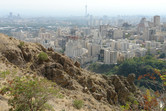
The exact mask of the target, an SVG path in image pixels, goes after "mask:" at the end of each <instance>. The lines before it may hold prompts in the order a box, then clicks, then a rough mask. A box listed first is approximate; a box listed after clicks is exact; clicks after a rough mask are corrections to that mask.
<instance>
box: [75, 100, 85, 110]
mask: <svg viewBox="0 0 166 111" xmlns="http://www.w3.org/2000/svg"><path fill="white" fill-rule="evenodd" d="M73 106H74V107H75V108H76V109H81V108H82V107H83V106H84V102H83V101H82V100H74V101H73Z"/></svg>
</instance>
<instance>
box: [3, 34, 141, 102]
mask: <svg viewBox="0 0 166 111" xmlns="http://www.w3.org/2000/svg"><path fill="white" fill-rule="evenodd" d="M0 36H1V37H0V52H1V54H2V55H3V57H5V58H6V59H7V60H8V61H9V62H10V63H13V64H15V65H16V66H18V67H23V68H27V67H28V65H27V64H30V66H29V67H28V68H30V70H32V71H33V72H36V73H37V74H39V75H42V76H44V77H46V78H48V79H49V80H52V81H53V82H56V83H57V84H58V85H59V86H60V87H62V88H65V89H66V90H74V91H75V92H81V93H83V94H88V95H90V96H91V97H93V98H94V99H95V100H97V101H98V102H99V103H103V104H109V105H117V104H125V103H126V102H127V101H130V98H131V96H133V95H134V99H136V100H137V101H138V102H142V101H143V99H142V98H141V93H140V91H139V90H138V89H137V88H136V86H135V85H134V78H135V75H134V74H130V75H129V76H128V77H123V76H118V75H114V76H105V75H100V74H95V73H92V72H88V71H86V70H84V69H81V68H80V64H79V63H78V62H77V61H76V62H75V63H74V62H73V61H72V60H71V59H70V58H68V57H66V56H65V55H62V54H59V53H56V52H53V50H52V49H48V50H46V49H45V48H44V47H43V46H41V45H39V44H34V43H24V45H23V46H21V47H18V45H19V44H20V41H18V40H16V39H13V38H10V37H7V36H4V35H0ZM7 45H8V46H9V47H7ZM40 52H45V53H47V55H48V58H49V60H48V61H44V62H42V63H39V62H38V56H37V55H38V54H39V53H40ZM131 102H132V101H131Z"/></svg>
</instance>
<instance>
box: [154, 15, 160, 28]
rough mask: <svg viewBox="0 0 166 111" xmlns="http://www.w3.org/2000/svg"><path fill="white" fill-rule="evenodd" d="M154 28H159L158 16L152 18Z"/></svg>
mask: <svg viewBox="0 0 166 111" xmlns="http://www.w3.org/2000/svg"><path fill="white" fill-rule="evenodd" d="M154 26H160V16H158V15H156V16H154Z"/></svg>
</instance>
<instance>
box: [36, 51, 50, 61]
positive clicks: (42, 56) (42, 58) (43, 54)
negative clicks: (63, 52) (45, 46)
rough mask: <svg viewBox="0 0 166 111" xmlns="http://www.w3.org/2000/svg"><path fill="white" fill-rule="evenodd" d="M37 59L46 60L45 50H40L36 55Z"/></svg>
mask: <svg viewBox="0 0 166 111" xmlns="http://www.w3.org/2000/svg"><path fill="white" fill-rule="evenodd" d="M38 58H39V60H42V61H46V60H48V55H47V53H45V52H40V53H39V55H38Z"/></svg>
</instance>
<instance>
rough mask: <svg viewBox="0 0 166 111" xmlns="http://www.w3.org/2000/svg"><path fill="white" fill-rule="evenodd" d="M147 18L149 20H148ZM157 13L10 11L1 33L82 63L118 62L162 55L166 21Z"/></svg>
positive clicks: (4, 20)
mask: <svg viewBox="0 0 166 111" xmlns="http://www.w3.org/2000/svg"><path fill="white" fill-rule="evenodd" d="M148 19H150V20H148ZM161 19H162V21H163V20H164V19H163V18H162V17H160V16H154V17H149V16H147V18H145V17H141V16H117V17H107V16H103V17H93V16H92V15H89V14H87V12H85V16H84V17H66V18H44V17H41V18H22V17H21V16H20V15H19V14H17V15H14V14H13V13H12V12H11V13H9V15H8V16H7V17H4V18H1V19H0V23H1V25H0V32H1V33H5V34H7V35H9V36H13V37H15V38H17V39H20V40H23V41H27V42H36V43H40V44H42V45H44V46H45V47H46V48H51V47H52V48H53V49H54V50H55V51H58V52H61V53H64V54H65V55H67V56H69V57H70V58H72V59H73V60H77V61H79V62H80V63H81V64H82V65H84V64H87V63H92V62H100V63H103V64H117V62H118V61H123V60H125V59H128V58H133V57H142V56H145V55H146V53H147V51H149V52H150V53H151V54H154V55H155V54H159V53H160V54H162V53H165V50H166V47H165V46H166V43H165V37H166V22H164V21H163V22H161Z"/></svg>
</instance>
